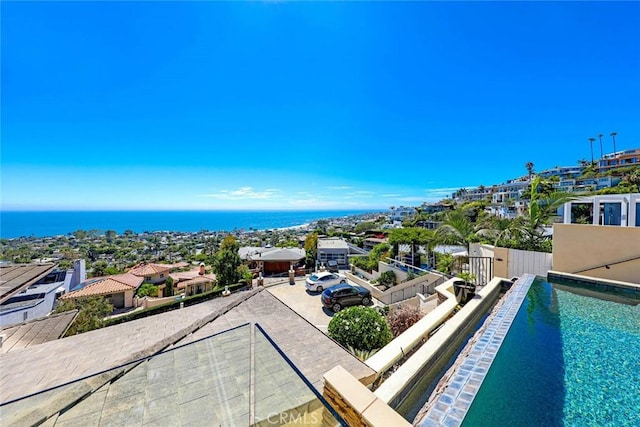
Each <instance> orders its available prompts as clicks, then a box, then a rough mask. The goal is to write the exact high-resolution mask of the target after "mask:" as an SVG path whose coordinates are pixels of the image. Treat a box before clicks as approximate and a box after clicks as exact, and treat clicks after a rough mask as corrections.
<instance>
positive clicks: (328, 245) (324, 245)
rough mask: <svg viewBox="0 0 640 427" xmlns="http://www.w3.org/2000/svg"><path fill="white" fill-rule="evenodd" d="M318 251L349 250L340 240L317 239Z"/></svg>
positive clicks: (345, 243)
mask: <svg viewBox="0 0 640 427" xmlns="http://www.w3.org/2000/svg"><path fill="white" fill-rule="evenodd" d="M318 249H349V245H348V244H347V242H345V241H344V240H342V239H334V238H331V239H318Z"/></svg>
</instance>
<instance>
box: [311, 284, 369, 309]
mask: <svg viewBox="0 0 640 427" xmlns="http://www.w3.org/2000/svg"><path fill="white" fill-rule="evenodd" d="M320 299H321V300H322V305H324V306H325V307H327V308H330V309H331V310H333V311H334V312H336V313H337V312H338V311H340V310H342V308H343V307H348V306H350V305H369V303H370V302H371V292H369V290H368V289H365V288H363V287H362V286H351V285H349V284H346V283H341V284H339V285H335V286H331V287H330V288H328V289H325V290H324V292H322V296H321V297H320Z"/></svg>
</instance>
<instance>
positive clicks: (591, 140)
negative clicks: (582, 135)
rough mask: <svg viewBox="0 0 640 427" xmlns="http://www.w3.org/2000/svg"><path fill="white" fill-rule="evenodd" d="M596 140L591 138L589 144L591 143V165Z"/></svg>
mask: <svg viewBox="0 0 640 427" xmlns="http://www.w3.org/2000/svg"><path fill="white" fill-rule="evenodd" d="M595 140H596V139H595V138H593V137H591V138H589V142H590V143H591V164H593V141H595Z"/></svg>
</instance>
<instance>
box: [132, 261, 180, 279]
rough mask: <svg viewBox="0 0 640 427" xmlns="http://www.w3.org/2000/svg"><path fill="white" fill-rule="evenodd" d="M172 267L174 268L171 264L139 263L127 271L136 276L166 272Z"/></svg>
mask: <svg viewBox="0 0 640 427" xmlns="http://www.w3.org/2000/svg"><path fill="white" fill-rule="evenodd" d="M172 268H175V267H174V265H173V264H152V263H149V264H146V263H141V264H138V265H136V266H135V267H133V268H132V269H131V270H129V273H131V274H134V275H136V276H141V277H144V276H153V275H154V274H160V273H166V272H167V271H170V270H171V269H172Z"/></svg>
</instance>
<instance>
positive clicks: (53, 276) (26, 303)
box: [0, 263, 86, 328]
mask: <svg viewBox="0 0 640 427" xmlns="http://www.w3.org/2000/svg"><path fill="white" fill-rule="evenodd" d="M42 267H43V266H41V265H37V264H35V265H20V266H15V267H14V268H21V269H25V270H38V269H39V268H42ZM51 267H53V266H51ZM51 267H49V270H50V269H51ZM74 267H75V269H74V270H58V269H56V268H54V269H53V270H52V271H50V272H48V273H47V274H46V275H45V276H44V277H41V278H39V279H37V280H36V281H34V282H26V283H25V285H26V286H24V287H22V289H21V290H19V291H18V292H17V293H14V294H13V295H11V296H9V297H8V298H6V299H4V300H3V301H2V304H1V305H0V326H1V327H3V328H4V327H8V326H11V325H16V324H18V323H22V322H26V321H28V320H31V319H38V318H42V317H46V316H48V315H49V314H50V313H51V312H52V311H53V309H54V307H55V303H56V299H57V298H59V297H61V296H62V295H64V294H65V293H67V292H69V289H70V286H71V283H72V281H73V280H74V278H75V277H78V279H77V280H84V279H86V273H85V272H84V270H83V269H81V268H80V264H79V263H74ZM10 268H12V266H3V272H2V273H3V279H5V278H8V277H10V276H11V274H9V272H8V270H7V271H6V272H5V271H4V269H10ZM25 276H28V274H25Z"/></svg>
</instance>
